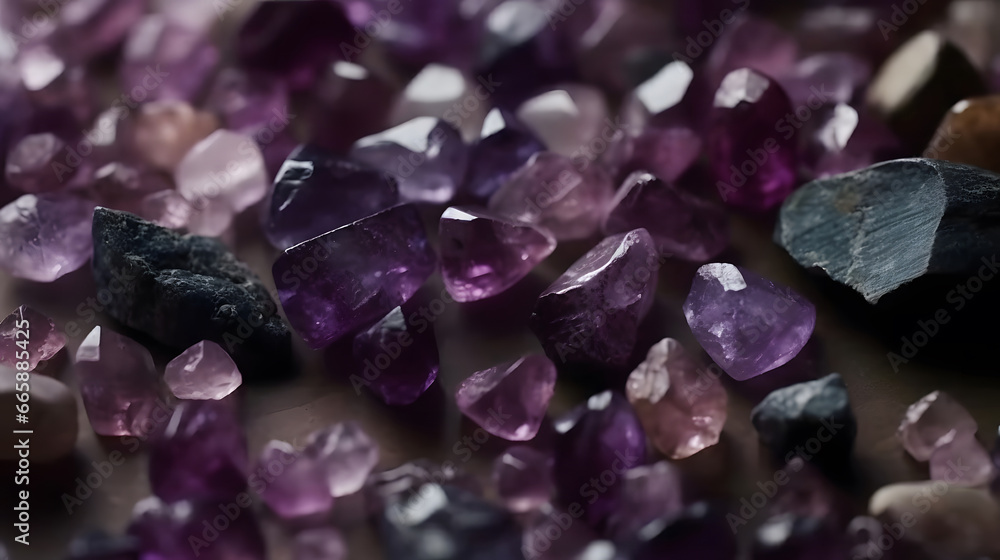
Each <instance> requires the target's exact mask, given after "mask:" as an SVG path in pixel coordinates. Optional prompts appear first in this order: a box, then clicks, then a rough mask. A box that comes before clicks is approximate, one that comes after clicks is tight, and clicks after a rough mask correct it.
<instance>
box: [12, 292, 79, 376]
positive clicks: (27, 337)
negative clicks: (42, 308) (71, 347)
mask: <svg viewBox="0 0 1000 560" xmlns="http://www.w3.org/2000/svg"><path fill="white" fill-rule="evenodd" d="M19 324H20V327H18V325H19ZM64 346H66V335H65V334H63V332H62V331H61V330H59V328H58V327H56V324H55V322H54V321H53V320H52V319H50V318H49V317H47V316H45V315H44V314H43V313H41V312H39V311H37V310H35V309H34V308H32V307H28V306H27V305H22V306H20V307H18V308H17V309H15V310H14V312H13V313H11V314H10V315H8V316H7V317H5V318H4V320H3V321H0V365H5V366H7V367H11V368H14V367H17V363H18V362H22V361H27V362H28V366H29V367H28V369H27V370H26V371H33V370H34V369H35V368H36V367H38V363H39V362H44V361H45V360H49V359H51V358H52V357H53V356H55V355H56V354H57V353H59V351H60V350H62V349H63V347H64ZM24 353H27V359H26V360H25V359H19V358H18V356H19V355H20V356H22V357H23V356H24Z"/></svg>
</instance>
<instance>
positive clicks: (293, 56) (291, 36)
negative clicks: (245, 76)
mask: <svg viewBox="0 0 1000 560" xmlns="http://www.w3.org/2000/svg"><path fill="white" fill-rule="evenodd" d="M355 34H356V32H355V30H354V29H353V28H352V27H351V24H350V23H349V22H348V21H347V17H346V16H345V15H344V11H343V9H342V8H341V7H340V6H339V5H338V4H337V3H336V2H330V1H329V0H299V1H295V2H285V1H281V0H266V1H264V2H260V3H259V4H257V6H256V7H255V8H254V10H253V12H252V13H251V14H250V16H249V17H248V18H247V19H246V20H245V22H244V23H243V27H242V28H240V31H239V36H238V37H237V40H236V54H237V57H238V58H239V60H240V62H241V63H242V65H243V67H245V68H248V69H251V70H257V71H262V72H267V73H270V74H273V75H276V76H281V77H282V78H283V79H284V81H285V82H286V83H287V84H288V86H289V87H291V88H292V89H294V90H305V89H309V88H310V87H311V86H312V85H313V84H314V83H315V82H316V80H317V79H318V78H319V76H320V75H321V73H322V71H323V68H324V67H325V66H326V64H328V63H329V62H331V61H333V60H336V59H340V58H343V52H342V50H341V47H342V45H349V44H350V43H351V42H352V39H353V38H354V36H355Z"/></svg>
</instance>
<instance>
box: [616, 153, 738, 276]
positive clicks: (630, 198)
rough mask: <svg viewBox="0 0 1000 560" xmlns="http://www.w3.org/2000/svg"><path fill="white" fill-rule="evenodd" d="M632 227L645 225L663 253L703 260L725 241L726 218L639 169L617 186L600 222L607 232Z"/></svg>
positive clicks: (705, 204)
mask: <svg viewBox="0 0 1000 560" xmlns="http://www.w3.org/2000/svg"><path fill="white" fill-rule="evenodd" d="M664 216H670V219H669V220H667V219H664ZM635 228H645V229H646V231H648V232H649V234H650V235H651V236H652V237H653V241H655V242H656V247H657V249H658V250H659V252H660V254H661V255H662V256H664V257H678V258H681V259H685V260H690V261H695V262H698V261H702V262H703V261H706V260H709V259H711V258H712V257H714V256H716V255H718V254H719V253H721V252H722V250H723V249H725V248H726V246H727V245H728V244H729V218H728V216H726V214H725V212H723V211H722V209H721V208H718V207H716V206H715V205H714V204H712V203H710V202H708V201H707V200H703V199H701V198H698V197H697V196H694V195H692V194H690V193H688V192H686V191H682V190H680V189H678V188H677V187H675V186H673V185H671V184H670V183H667V182H665V181H661V180H660V179H657V178H656V177H654V176H653V175H650V174H649V173H644V172H641V171H638V172H636V173H633V174H632V175H631V176H629V177H628V178H627V179H626V180H625V183H624V184H623V185H622V186H621V188H620V189H618V192H617V194H616V195H615V199H614V200H613V201H612V203H611V211H610V212H609V213H608V217H607V219H606V220H605V222H604V232H605V233H607V234H613V233H622V232H626V231H630V230H632V229H635Z"/></svg>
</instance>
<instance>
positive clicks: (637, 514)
mask: <svg viewBox="0 0 1000 560" xmlns="http://www.w3.org/2000/svg"><path fill="white" fill-rule="evenodd" d="M619 484H621V485H622V491H621V505H620V506H619V508H618V510H617V511H615V512H613V513H612V514H611V516H610V518H609V519H608V526H609V533H610V534H611V535H613V536H614V538H615V539H616V540H619V541H625V540H627V539H630V538H632V537H633V536H634V535H635V534H637V533H638V532H639V531H640V530H642V528H643V527H645V526H646V525H648V524H649V523H651V522H653V521H655V520H657V519H660V518H663V517H670V516H673V515H676V514H678V513H680V512H681V510H683V509H684V502H683V493H684V492H683V483H682V480H681V472H680V470H679V469H678V468H677V467H675V466H674V465H673V463H671V462H669V461H660V462H659V463H654V464H652V465H639V466H637V467H633V468H631V469H629V470H628V471H627V472H625V473H624V474H623V475H622V479H621V481H620V482H619Z"/></svg>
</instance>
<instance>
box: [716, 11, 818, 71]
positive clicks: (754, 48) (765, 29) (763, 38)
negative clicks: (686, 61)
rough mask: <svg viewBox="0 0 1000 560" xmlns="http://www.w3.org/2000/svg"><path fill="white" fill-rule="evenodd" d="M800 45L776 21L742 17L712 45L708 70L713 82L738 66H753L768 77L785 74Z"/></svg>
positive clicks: (796, 55) (791, 64)
mask: <svg viewBox="0 0 1000 560" xmlns="http://www.w3.org/2000/svg"><path fill="white" fill-rule="evenodd" d="M798 54H799V46H798V43H796V41H795V38H794V37H792V35H791V34H789V33H787V32H786V31H784V30H783V29H782V28H781V27H779V26H778V25H777V24H775V23H771V22H770V21H768V20H766V19H762V18H758V17H754V16H743V17H741V18H740V20H739V21H737V22H736V23H734V24H733V25H731V26H730V27H729V28H728V29H727V30H726V31H725V32H724V33H723V34H722V37H721V38H720V39H719V41H718V42H717V43H716V45H715V46H714V47H713V48H712V54H711V55H710V56H709V58H708V71H709V73H710V74H711V76H712V78H713V79H714V80H715V83H718V82H719V81H720V80H722V78H723V77H724V76H725V75H726V74H729V73H730V72H732V71H733V70H736V69H738V68H752V69H754V70H756V71H758V72H762V73H764V74H767V75H770V76H776V75H781V74H784V73H786V72H787V71H788V70H790V69H791V68H792V66H793V65H794V64H795V62H796V61H797V60H798Z"/></svg>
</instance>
